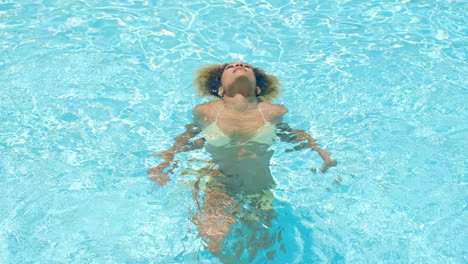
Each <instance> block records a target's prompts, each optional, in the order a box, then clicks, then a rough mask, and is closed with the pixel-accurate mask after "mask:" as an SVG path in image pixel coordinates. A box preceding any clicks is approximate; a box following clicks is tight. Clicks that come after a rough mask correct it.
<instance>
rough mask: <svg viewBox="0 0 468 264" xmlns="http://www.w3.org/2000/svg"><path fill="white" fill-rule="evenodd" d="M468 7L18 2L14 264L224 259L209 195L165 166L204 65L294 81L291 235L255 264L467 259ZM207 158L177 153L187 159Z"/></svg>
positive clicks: (11, 89)
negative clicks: (155, 173) (202, 224)
mask: <svg viewBox="0 0 468 264" xmlns="http://www.w3.org/2000/svg"><path fill="white" fill-rule="evenodd" d="M466 10H467V2H466V1H457V0H452V1H449V0H434V1H419V0H397V1H376V0H371V1H361V0H349V1H346V0H334V1H332V0H326V1H318V0H317V1H293V0H290V1H278V0H276V1H257V2H254V1H237V0H232V1H218V0H216V1H215V0H211V1H191V2H188V1H187V2H183V1H182V2H178V1H156V0H152V1H151V0H150V1H138V0H113V1H102V0H101V1H99V0H96V1H65V0H61V1H60V0H57V1H49V0H31V1H9V0H3V1H0V76H1V77H0V153H1V158H0V175H1V177H0V194H1V195H0V197H1V201H2V202H1V203H0V259H2V262H3V263H220V261H219V260H218V259H217V258H215V257H213V256H212V255H211V254H210V253H209V252H208V251H206V250H205V249H204V247H203V243H202V241H201V239H200V238H199V237H198V236H197V231H196V226H195V225H194V224H193V223H192V222H191V221H190V210H195V205H194V202H193V200H192V197H191V192H190V190H189V189H188V188H186V186H184V185H183V184H182V183H181V182H180V181H178V180H176V177H175V176H173V179H174V180H173V181H171V182H170V183H169V184H168V185H167V186H165V187H164V188H160V187H158V186H156V184H154V183H153V182H151V181H150V180H148V178H147V175H146V170H147V169H148V168H151V167H153V166H156V165H157V164H158V162H159V159H158V158H156V157H150V155H152V154H155V153H158V152H160V151H163V150H165V149H167V148H169V147H170V146H171V144H172V143H173V138H174V137H175V136H176V135H178V134H180V133H181V132H183V131H184V124H187V123H189V122H191V109H192V108H193V107H194V106H195V105H196V104H199V103H202V102H206V101H207V100H208V99H205V98H197V97H196V94H195V92H194V90H193V87H192V85H191V82H192V79H193V71H194V70H195V69H196V68H198V67H200V66H202V65H205V64H210V63H223V62H231V61H239V60H240V61H245V62H248V63H251V64H253V65H256V66H258V67H262V68H263V69H265V70H266V71H267V72H269V73H271V74H273V75H276V76H278V77H280V79H281V80H282V83H283V86H284V90H283V96H282V97H280V98H279V99H278V100H277V101H276V103H280V104H283V105H285V106H286V107H288V109H289V113H288V114H287V117H286V119H285V121H286V122H288V123H289V124H290V125H291V126H292V127H294V128H297V129H305V130H306V131H307V132H308V133H310V134H311V135H312V136H313V137H314V138H316V139H317V140H318V142H319V143H320V144H321V146H322V147H324V148H326V149H327V150H329V151H330V152H332V156H333V157H334V158H335V159H336V160H337V161H338V166H337V167H335V168H332V169H330V170H329V171H328V172H326V173H320V172H317V173H313V172H312V171H311V170H310V169H311V168H319V167H320V164H321V160H320V158H319V157H318V155H316V154H315V153H310V152H305V151H304V152H289V153H286V152H284V149H285V148H288V147H290V146H288V145H287V144H286V143H278V144H275V145H274V146H273V147H272V148H273V149H274V150H275V155H274V157H273V159H272V167H271V168H272V172H273V176H274V177H275V180H276V182H277V183H278V187H277V188H276V189H275V190H274V194H275V197H276V200H275V202H274V205H275V206H276V208H277V209H276V210H277V215H278V218H277V219H275V221H274V222H273V227H272V230H276V231H277V232H279V231H281V233H282V234H283V237H282V241H277V242H275V245H274V246H273V247H277V248H279V247H280V244H283V245H284V248H285V250H277V251H276V253H275V255H274V258H273V260H270V259H268V258H267V255H266V252H259V254H258V256H257V258H256V259H255V260H254V261H253V263H466V262H467V261H468V254H467V245H468V243H466V237H468V234H467V221H466V220H467V219H468V218H467V200H468V196H467V194H468V190H467V180H466V157H467V156H468V155H467V154H468V151H467V149H468V148H467V131H468V126H467V109H466V102H467V101H468V100H467V99H468V98H467V78H466V76H467V74H466V72H467V63H466V60H467V57H466V52H467V48H466V43H467V26H466V25H468V23H467V16H466ZM193 158H201V159H208V158H209V156H208V155H207V153H206V152H204V151H203V150H198V151H193V152H190V153H182V154H179V155H178V156H177V159H179V160H181V167H180V168H179V169H178V170H177V171H176V174H177V173H178V172H180V171H181V170H182V169H184V168H186V167H190V163H184V162H183V161H187V160H189V159H193Z"/></svg>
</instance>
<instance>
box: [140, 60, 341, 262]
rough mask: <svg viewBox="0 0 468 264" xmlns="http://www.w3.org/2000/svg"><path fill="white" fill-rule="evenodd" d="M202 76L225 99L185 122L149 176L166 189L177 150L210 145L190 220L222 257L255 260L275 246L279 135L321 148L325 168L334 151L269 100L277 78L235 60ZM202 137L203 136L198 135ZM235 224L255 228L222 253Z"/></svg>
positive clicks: (199, 110)
mask: <svg viewBox="0 0 468 264" xmlns="http://www.w3.org/2000/svg"><path fill="white" fill-rule="evenodd" d="M197 80H198V81H199V82H198V86H200V87H201V88H202V89H203V93H204V94H205V95H206V94H207V95H214V96H217V97H219V98H221V100H215V101H211V102H208V103H204V104H201V105H197V106H196V107H195V108H194V110H193V114H194V123H193V124H189V125H187V126H186V128H187V130H186V131H185V132H184V133H183V134H181V135H179V136H177V137H176V138H175V143H174V145H173V146H172V147H171V148H170V149H168V150H166V151H163V152H161V153H159V154H157V156H159V157H161V158H163V161H162V162H161V163H160V164H159V165H158V166H157V167H155V168H152V169H150V170H148V174H150V175H151V177H150V178H151V179H152V180H154V181H155V182H156V183H158V184H159V185H160V186H164V185H165V184H167V182H168V181H170V179H169V177H168V175H169V174H171V173H172V172H173V170H174V168H176V167H177V161H175V160H174V155H175V154H176V153H178V152H183V151H190V150H193V149H199V148H203V147H205V149H206V151H208V152H209V153H210V154H211V157H212V160H211V161H210V162H209V165H208V166H206V167H204V168H201V169H200V170H198V172H199V175H198V178H197V179H196V180H195V182H194V184H193V188H192V190H193V198H194V201H195V202H196V204H197V206H198V212H196V213H195V214H194V215H193V218H192V221H193V222H194V223H195V224H196V225H197V226H198V227H199V235H200V237H201V238H202V239H203V240H204V241H205V242H206V246H207V249H208V250H209V251H210V252H212V253H213V254H214V255H215V256H217V257H218V258H219V259H220V260H221V261H222V262H224V263H237V260H239V259H240V256H241V255H242V254H244V253H246V252H247V253H246V254H248V258H249V262H250V261H251V260H252V259H253V258H254V257H255V255H256V254H257V251H258V250H259V249H260V248H269V247H270V246H271V243H272V241H273V240H274V239H275V238H272V239H270V233H269V226H270V225H271V220H272V219H274V218H275V213H274V208H273V206H272V201H273V199H274V196H273V194H272V192H271V189H272V188H273V187H274V186H275V181H274V179H273V177H272V175H271V171H270V160H271V157H272V155H273V150H271V149H270V146H271V144H273V142H274V141H275V139H276V138H279V139H280V140H282V141H285V142H290V143H299V145H296V146H295V147H294V150H301V149H311V150H313V151H316V152H318V154H319V155H320V156H321V157H322V159H323V160H324V163H323V166H322V168H321V171H322V172H325V171H326V170H327V169H328V168H329V167H331V166H335V165H336V161H335V160H333V159H331V158H330V156H329V154H330V153H329V152H327V151H325V150H323V149H320V148H318V144H316V143H315V140H314V139H313V138H312V137H311V136H310V135H309V134H307V133H305V131H304V130H295V129H291V128H290V127H289V126H288V125H287V124H286V123H282V117H283V115H284V114H285V113H287V109H286V107H284V106H282V105H278V104H272V103H269V102H266V101H263V99H265V98H269V99H272V98H273V97H274V96H275V95H277V94H278V91H277V88H278V85H279V82H278V80H277V78H276V77H274V76H269V75H267V74H265V73H264V72H263V71H262V70H261V69H258V68H254V67H252V66H251V65H248V64H245V63H241V62H236V63H231V64H224V65H212V66H209V67H207V68H202V71H201V72H200V74H199V77H198V78H197ZM262 98H263V99H262ZM198 134H201V135H202V137H201V138H198V139H194V138H195V137H196V136H197V135H198ZM205 143H206V144H205ZM286 151H291V150H286ZM202 180H203V182H204V185H203V186H204V188H202V187H201V186H202V184H201V182H202ZM201 200H202V201H203V202H201ZM237 224H240V230H241V233H242V232H247V231H245V230H249V231H248V232H247V233H246V234H245V235H242V236H241V237H240V239H239V240H236V241H237V242H236V243H235V245H234V246H233V247H234V248H236V250H235V255H234V256H233V255H232V250H226V252H227V253H222V249H223V248H224V247H225V246H226V245H225V244H224V241H225V238H226V237H227V236H228V235H229V234H230V233H231V229H232V227H233V226H236V225H237ZM242 230H244V231H242ZM234 233H236V232H234ZM236 234H237V233H236ZM273 237H275V235H273Z"/></svg>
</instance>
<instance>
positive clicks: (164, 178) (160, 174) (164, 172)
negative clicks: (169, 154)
mask: <svg viewBox="0 0 468 264" xmlns="http://www.w3.org/2000/svg"><path fill="white" fill-rule="evenodd" d="M170 166H171V163H170V162H169V161H165V162H161V163H160V164H159V165H158V166H157V167H154V168H151V169H149V170H148V172H147V173H148V175H153V176H150V177H149V178H150V179H151V180H152V181H154V182H156V183H157V184H158V185H159V186H161V187H163V186H164V185H166V184H167V183H168V182H169V181H170V180H171V179H170V178H169V173H172V172H173V170H174V168H175V167H176V166H173V167H172V168H170Z"/></svg>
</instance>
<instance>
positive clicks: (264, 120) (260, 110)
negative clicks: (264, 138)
mask: <svg viewBox="0 0 468 264" xmlns="http://www.w3.org/2000/svg"><path fill="white" fill-rule="evenodd" d="M257 109H258V111H259V112H260V114H261V115H262V118H263V122H267V121H266V119H265V116H263V112H262V109H260V107H258V106H257Z"/></svg>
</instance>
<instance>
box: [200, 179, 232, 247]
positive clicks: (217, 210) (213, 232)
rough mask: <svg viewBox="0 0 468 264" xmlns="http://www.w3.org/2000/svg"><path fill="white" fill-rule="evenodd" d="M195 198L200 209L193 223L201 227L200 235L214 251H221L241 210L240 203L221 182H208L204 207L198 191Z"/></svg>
mask: <svg viewBox="0 0 468 264" xmlns="http://www.w3.org/2000/svg"><path fill="white" fill-rule="evenodd" d="M194 199H195V201H196V202H197V204H198V207H199V210H198V212H197V213H196V214H195V215H194V216H193V219H192V221H193V223H195V224H196V225H198V227H199V235H200V237H201V238H202V239H203V240H204V241H205V242H206V243H207V248H208V250H209V251H210V252H212V253H215V254H216V253H219V252H220V251H221V250H222V249H223V247H224V245H223V241H224V239H225V238H226V237H227V236H228V235H229V234H230V232H231V226H232V225H233V224H235V223H236V218H235V217H234V216H235V214H236V213H237V212H238V211H239V203H238V202H236V201H235V200H234V198H233V197H232V196H230V195H229V194H227V192H226V188H225V186H224V185H223V184H221V183H216V182H208V183H207V187H206V190H205V195H204V197H203V207H202V206H200V204H199V200H198V191H197V193H194Z"/></svg>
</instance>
